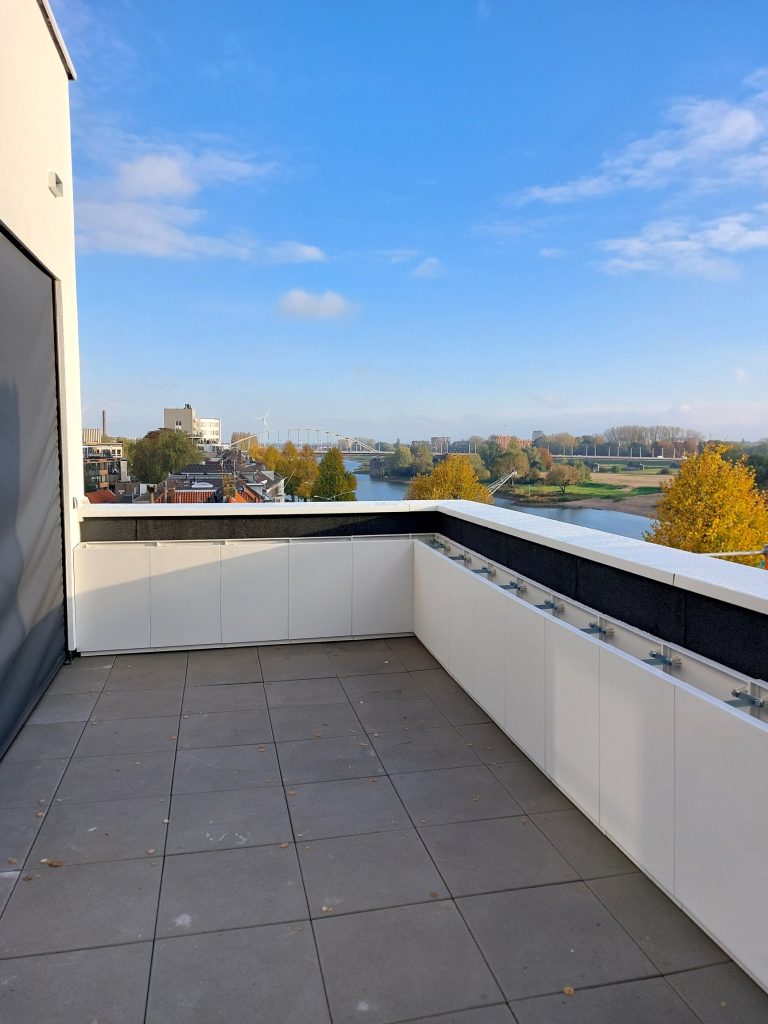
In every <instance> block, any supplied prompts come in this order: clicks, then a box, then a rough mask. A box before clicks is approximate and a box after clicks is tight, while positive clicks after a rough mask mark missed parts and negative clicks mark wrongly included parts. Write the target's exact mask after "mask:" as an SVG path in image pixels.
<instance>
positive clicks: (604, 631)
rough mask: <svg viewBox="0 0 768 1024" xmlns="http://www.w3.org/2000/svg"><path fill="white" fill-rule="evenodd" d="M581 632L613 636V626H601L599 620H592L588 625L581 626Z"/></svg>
mask: <svg viewBox="0 0 768 1024" xmlns="http://www.w3.org/2000/svg"><path fill="white" fill-rule="evenodd" d="M581 632H582V633H590V634H592V635H593V636H613V626H601V625H600V623H599V622H590V624H589V625H588V626H582V627H581Z"/></svg>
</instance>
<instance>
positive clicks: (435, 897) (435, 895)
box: [429, 889, 440, 900]
mask: <svg viewBox="0 0 768 1024" xmlns="http://www.w3.org/2000/svg"><path fill="white" fill-rule="evenodd" d="M429 895H430V896H431V897H432V899H433V900H436V899H438V898H439V896H440V893H439V892H435V891H434V889H433V890H432V892H431V893H430V894H429Z"/></svg>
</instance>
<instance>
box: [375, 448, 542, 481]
mask: <svg viewBox="0 0 768 1024" xmlns="http://www.w3.org/2000/svg"><path fill="white" fill-rule="evenodd" d="M462 445H463V448H462V447H461V446H462ZM451 448H452V449H456V450H455V451H452V452H449V454H463V455H464V458H465V460H466V461H467V462H468V463H469V465H470V466H471V467H472V469H473V470H474V472H475V477H476V479H477V480H478V481H479V482H480V483H484V482H486V481H491V480H497V479H498V478H499V477H502V476H506V475H507V474H508V473H512V472H514V473H516V474H517V476H516V478H515V479H516V480H517V481H519V482H522V483H533V482H535V481H538V480H541V479H542V477H543V476H544V475H545V474H546V473H547V472H548V471H549V470H550V469H551V468H552V456H551V454H550V452H549V451H547V449H546V448H533V447H530V448H521V447H520V446H519V445H518V444H517V443H516V442H514V441H513V442H511V443H510V445H509V446H508V447H506V448H502V447H501V446H500V445H499V444H498V443H497V442H496V441H493V440H491V439H490V438H483V437H473V438H470V439H469V440H467V441H457V442H455V443H454V444H452V445H451ZM443 459H444V456H441V455H435V454H434V453H433V452H432V450H431V448H430V447H429V445H427V444H424V443H423V442H416V443H414V444H411V445H404V444H397V445H395V447H394V450H393V451H392V452H391V453H390V454H389V455H385V456H383V458H382V460H381V472H382V474H383V475H384V476H389V477H397V478H400V479H402V480H410V479H412V478H413V477H417V476H428V475H429V474H430V473H431V472H432V470H433V469H434V468H435V466H436V465H438V464H439V463H440V462H442V461H443Z"/></svg>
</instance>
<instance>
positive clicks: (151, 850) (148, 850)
mask: <svg viewBox="0 0 768 1024" xmlns="http://www.w3.org/2000/svg"><path fill="white" fill-rule="evenodd" d="M155 852H156V851H155V848H154V847H153V846H150V847H149V848H148V849H147V850H146V851H145V853H147V854H148V855H149V856H150V857H151V856H152V854H153V853H155Z"/></svg>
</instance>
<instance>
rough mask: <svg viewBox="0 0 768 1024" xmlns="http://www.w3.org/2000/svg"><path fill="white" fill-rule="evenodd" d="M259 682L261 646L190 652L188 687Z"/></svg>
mask: <svg viewBox="0 0 768 1024" xmlns="http://www.w3.org/2000/svg"><path fill="white" fill-rule="evenodd" d="M260 682H261V662H260V661H259V649H258V647H226V648H223V649H221V650H213V651H190V652H189V662H188V664H187V686H211V685H214V684H216V683H260Z"/></svg>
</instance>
